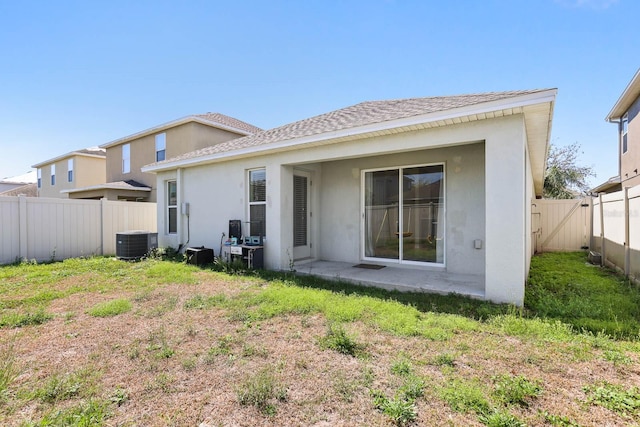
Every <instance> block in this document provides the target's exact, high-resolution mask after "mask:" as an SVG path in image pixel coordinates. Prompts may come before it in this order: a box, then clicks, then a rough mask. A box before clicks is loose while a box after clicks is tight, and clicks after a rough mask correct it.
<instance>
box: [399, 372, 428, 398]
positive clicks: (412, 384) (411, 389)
mask: <svg viewBox="0 0 640 427" xmlns="http://www.w3.org/2000/svg"><path fill="white" fill-rule="evenodd" d="M424 387H425V382H424V380H423V379H422V378H420V377H417V376H415V375H408V376H407V377H406V378H405V380H404V383H403V384H402V386H401V387H400V389H399V392H400V394H401V395H402V396H403V397H404V398H405V399H407V400H414V399H417V398H418V397H422V395H423V394H424Z"/></svg>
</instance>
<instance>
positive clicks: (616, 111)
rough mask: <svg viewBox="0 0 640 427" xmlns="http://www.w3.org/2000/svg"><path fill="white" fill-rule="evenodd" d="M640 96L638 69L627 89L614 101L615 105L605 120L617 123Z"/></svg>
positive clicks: (639, 73) (639, 70)
mask: <svg viewBox="0 0 640 427" xmlns="http://www.w3.org/2000/svg"><path fill="white" fill-rule="evenodd" d="M639 96H640V69H638V71H636V74H635V75H634V76H633V78H632V79H631V81H630V82H629V84H628V85H627V87H626V88H625V89H624V91H623V92H622V95H620V98H618V100H617V101H616V103H615V105H614V106H613V108H612V109H611V111H610V112H609V114H607V117H606V118H605V120H606V121H608V122H616V121H619V120H620V118H621V117H622V116H624V114H625V113H626V112H627V111H628V110H629V107H631V104H633V102H634V101H635V100H636V99H637V98H638V97H639Z"/></svg>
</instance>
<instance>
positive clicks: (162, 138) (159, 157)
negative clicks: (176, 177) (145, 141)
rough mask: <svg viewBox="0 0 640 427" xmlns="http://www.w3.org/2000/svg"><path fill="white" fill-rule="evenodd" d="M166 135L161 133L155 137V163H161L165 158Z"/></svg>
mask: <svg viewBox="0 0 640 427" xmlns="http://www.w3.org/2000/svg"><path fill="white" fill-rule="evenodd" d="M166 150H167V135H166V134H165V133H161V134H159V135H156V162H161V161H163V160H164V159H165V157H166Z"/></svg>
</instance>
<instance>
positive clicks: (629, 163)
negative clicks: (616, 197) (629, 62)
mask: <svg viewBox="0 0 640 427" xmlns="http://www.w3.org/2000/svg"><path fill="white" fill-rule="evenodd" d="M638 113H640V69H639V70H638V71H637V72H636V74H635V76H633V79H631V82H630V83H629V84H628V85H627V87H626V88H625V90H624V91H623V92H622V95H620V98H618V101H617V102H616V103H615V105H614V106H613V108H612V109H611V111H610V112H609V114H608V115H607V117H606V120H607V121H608V122H610V123H615V124H617V125H618V171H619V176H617V177H613V178H611V179H609V181H607V182H606V183H604V184H601V185H600V186H598V187H596V188H594V190H593V192H595V193H598V192H606V193H608V192H612V191H619V190H620V189H622V188H625V187H635V186H637V185H640V173H639V170H640V115H639V114H638Z"/></svg>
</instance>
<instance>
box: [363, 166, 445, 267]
mask: <svg viewBox="0 0 640 427" xmlns="http://www.w3.org/2000/svg"><path fill="white" fill-rule="evenodd" d="M363 181H364V183H363V184H364V185H363V188H364V217H363V218H364V219H363V221H364V224H363V229H364V257H365V258H373V259H375V258H380V259H385V260H397V261H398V262H408V263H414V262H416V263H435V264H444V229H445V227H444V165H442V164H437V165H424V166H410V167H402V168H392V169H384V170H373V171H364V173H363Z"/></svg>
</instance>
